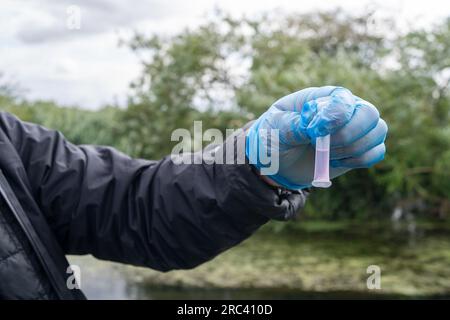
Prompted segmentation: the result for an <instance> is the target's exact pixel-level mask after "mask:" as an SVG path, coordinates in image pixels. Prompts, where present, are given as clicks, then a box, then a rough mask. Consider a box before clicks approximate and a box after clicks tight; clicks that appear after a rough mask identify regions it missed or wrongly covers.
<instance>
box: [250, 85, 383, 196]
mask: <svg viewBox="0 0 450 320" xmlns="http://www.w3.org/2000/svg"><path fill="white" fill-rule="evenodd" d="M274 129H275V130H274ZM277 130H278V133H279V134H277ZM327 134H331V150H330V165H331V166H330V178H331V179H332V178H335V177H337V176H339V175H342V174H344V173H345V172H347V171H349V170H350V169H353V168H367V167H370V166H372V165H374V164H375V163H377V162H379V161H381V160H383V159H384V154H385V152H386V147H385V145H384V140H385V138H386V134H387V125H386V123H385V122H384V121H383V120H382V119H380V116H379V112H378V110H377V109H376V108H375V107H374V106H373V105H372V104H370V103H369V102H367V101H364V100H363V99H361V98H359V97H356V96H354V95H353V94H352V93H351V92H350V91H349V90H347V89H345V88H342V87H334V86H325V87H320V88H307V89H303V90H300V91H298V92H295V93H292V94H290V95H287V96H285V97H283V98H281V99H280V100H278V101H276V102H275V103H274V104H273V105H272V106H271V107H270V108H269V110H267V111H266V112H265V113H264V114H263V115H261V117H259V118H258V119H257V120H256V121H255V122H254V123H253V124H252V126H251V127H250V128H249V130H248V132H247V137H246V155H247V158H248V159H249V161H250V163H251V164H252V165H254V166H256V167H257V168H258V169H259V170H260V172H261V174H263V175H266V176H267V177H268V178H269V179H270V180H272V181H274V182H275V183H276V184H278V185H281V186H283V187H285V188H288V189H291V190H297V189H302V188H307V187H310V186H311V183H312V180H313V175H314V156H315V148H314V145H313V144H314V143H315V140H316V138H317V137H319V136H325V135H327ZM275 159H277V160H275ZM274 161H276V163H275V162H274ZM274 163H275V164H274ZM274 169H276V170H274Z"/></svg>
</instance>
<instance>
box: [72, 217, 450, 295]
mask: <svg viewBox="0 0 450 320" xmlns="http://www.w3.org/2000/svg"><path fill="white" fill-rule="evenodd" d="M449 235H450V228H449V227H448V225H447V224H440V223H438V224H435V223H434V224H427V223H426V224H420V223H418V224H416V227H415V228H414V230H413V231H411V228H409V227H408V225H407V224H405V225H401V224H400V225H399V224H395V225H391V224H388V225H386V224H375V225H369V224H366V225H361V224H356V225H354V224H350V225H347V224H342V223H329V224H325V225H320V224H319V225H317V224H304V225H303V227H302V229H300V230H297V226H295V229H294V230H292V232H290V231H283V232H282V233H279V234H277V233H274V232H273V231H272V230H265V231H263V232H262V233H259V234H257V235H256V236H254V237H252V238H251V239H250V240H248V241H245V242H244V243H243V244H241V245H239V246H238V247H236V248H234V249H232V250H229V251H228V252H226V253H225V254H222V255H220V256H219V257H218V258H216V259H214V260H213V261H211V262H208V263H206V264H204V265H202V266H200V267H198V268H195V269H193V270H188V271H173V272H169V273H160V272H156V271H153V270H149V269H145V268H136V267H130V266H125V265H121V264H117V263H111V262H104V261H98V260H96V259H94V258H92V257H90V256H83V257H70V261H71V263H73V264H77V265H79V266H80V267H81V272H82V282H81V286H82V289H83V291H84V292H85V293H86V295H87V296H88V298H91V299H321V298H329V299H346V298H351V299H360V298H364V299H365V298H370V299H372V298H373V299H377V298H407V299H408V298H450V268H448V266H449V264H450V236H449ZM371 264H376V265H379V266H380V267H381V270H382V278H381V279H382V281H381V283H382V289H381V290H378V291H370V290H368V289H367V288H366V279H367V274H366V268H367V266H368V265H371Z"/></svg>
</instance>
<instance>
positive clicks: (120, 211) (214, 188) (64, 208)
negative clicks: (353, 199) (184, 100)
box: [0, 113, 306, 271]
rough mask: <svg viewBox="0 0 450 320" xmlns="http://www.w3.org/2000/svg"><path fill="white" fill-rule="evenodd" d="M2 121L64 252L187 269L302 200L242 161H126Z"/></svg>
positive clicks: (59, 136)
mask: <svg viewBox="0 0 450 320" xmlns="http://www.w3.org/2000/svg"><path fill="white" fill-rule="evenodd" d="M0 125H1V126H2V128H3V130H5V131H6V132H7V135H8V137H9V138H10V140H11V143H12V144H13V145H14V147H15V149H16V150H17V152H18V154H19V155H20V158H21V159H22V162H23V165H24V168H25V170H26V172H27V176H28V178H29V181H30V184H31V188H32V192H33V195H34V197H35V199H36V201H37V203H38V205H39V206H40V208H41V210H42V211H43V213H44V215H45V216H46V218H47V220H48V222H49V224H50V226H51V228H52V230H53V231H54V232H55V234H56V236H57V238H58V240H59V242H60V243H61V245H62V247H63V249H64V250H65V252H66V253H68V254H92V255H94V256H95V257H97V258H100V259H106V260H112V261H118V262H123V263H129V264H134V265H140V266H147V267H150V268H153V269H157V270H162V271H167V270H171V269H181V268H183V269H184V268H192V267H195V266H196V265H198V264H200V263H203V262H205V261H207V260H209V259H212V258H213V257H215V256H216V255H217V254H219V253H220V252H222V251H224V250H226V249H228V248H230V247H232V246H234V245H236V244H238V243H240V242H241V241H242V240H244V239H246V238H247V237H249V236H250V235H251V234H252V233H253V232H254V231H256V230H257V229H258V228H259V227H260V226H261V225H263V224H264V223H266V222H267V221H268V220H269V219H271V218H276V219H286V218H288V217H292V216H294V215H295V214H296V212H297V211H298V209H299V208H300V207H302V206H303V205H304V202H305V198H306V192H294V193H291V192H286V191H281V190H279V189H275V188H272V187H270V186H268V185H267V184H266V183H264V182H262V181H261V179H260V178H259V177H258V176H257V174H255V173H254V172H253V170H252V167H251V166H250V165H248V164H245V163H244V164H231V165H230V164H205V163H202V164H175V163H174V162H173V161H172V160H171V158H170V157H165V158H164V159H162V160H160V161H148V160H142V159H133V158H130V157H129V156H127V155H125V154H123V153H121V152H119V151H117V150H115V149H113V148H109V147H99V146H75V145H73V144H71V143H70V142H68V141H67V140H66V139H65V138H64V137H63V135H62V134H61V133H59V132H57V131H52V130H48V129H46V128H43V127H41V126H38V125H35V124H30V123H26V122H22V121H20V120H18V119H17V118H15V117H13V116H11V115H9V114H7V113H1V115H0ZM230 139H234V140H238V139H244V140H245V135H243V134H241V135H235V136H233V137H231V138H230ZM224 145H225V144H224Z"/></svg>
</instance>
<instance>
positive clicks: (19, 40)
mask: <svg viewBox="0 0 450 320" xmlns="http://www.w3.org/2000/svg"><path fill="white" fill-rule="evenodd" d="M338 6H339V7H341V8H343V9H345V10H347V11H349V12H359V11H363V10H364V9H366V8H368V7H369V8H376V10H377V13H379V14H380V15H391V16H392V15H393V16H394V17H395V19H396V20H397V21H398V23H399V24H400V25H401V26H403V27H404V28H409V27H410V26H411V25H412V26H414V27H417V26H422V25H423V26H429V25H431V24H432V23H433V22H435V21H438V20H440V19H442V18H444V17H446V16H450V1H446V0H441V1H438V0H428V1H419V0H391V1H376V0H371V1H368V0H327V1H317V0H311V1H310V0H302V1H299V0H297V1H293V0H291V1H287V0H246V1H243V0H215V1H213V0H192V1H183V0H141V1H139V0H135V1H124V0H78V1H77V0H71V1H68V0H58V1H55V0H38V1H36V0H2V1H1V2H0V30H2V32H0V73H1V74H2V75H3V77H2V78H3V79H0V81H3V82H5V81H6V82H9V83H16V84H17V85H18V86H19V88H20V90H21V92H22V94H23V95H24V96H25V97H26V98H28V99H31V100H37V99H44V100H53V101H55V102H57V103H58V104H61V105H64V106H80V107H83V108H89V109H96V108H99V107H101V106H102V105H105V104H108V103H117V104H120V105H123V104H124V103H125V101H126V97H127V94H128V93H129V84H130V82H131V81H133V80H134V79H136V78H137V77H138V75H139V73H140V70H141V66H140V65H139V62H138V58H137V57H136V56H135V54H134V53H133V52H131V50H129V49H128V48H126V47H125V46H121V47H119V46H118V42H119V39H127V38H129V37H130V36H131V35H132V34H133V32H134V31H140V32H144V33H146V34H150V33H158V34H168V35H170V34H174V33H176V32H179V31H181V30H182V29H184V28H185V27H195V26H196V25H198V24H200V23H201V22H202V21H205V19H206V17H208V16H209V15H211V14H212V13H213V12H214V10H215V9H217V8H220V9H221V10H223V11H225V12H228V13H230V14H232V15H235V16H242V15H246V16H252V15H257V14H260V13H262V12H267V11H271V10H279V11H282V12H288V13H292V12H299V13H304V12H310V11H313V10H318V9H319V10H320V9H322V10H329V9H333V8H336V7H338Z"/></svg>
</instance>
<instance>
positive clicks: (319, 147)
mask: <svg viewBox="0 0 450 320" xmlns="http://www.w3.org/2000/svg"><path fill="white" fill-rule="evenodd" d="M312 185H313V186H314V187H318V188H328V187H330V186H331V181H330V135H326V136H323V137H318V138H316V160H315V167H314V181H313V182H312Z"/></svg>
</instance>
